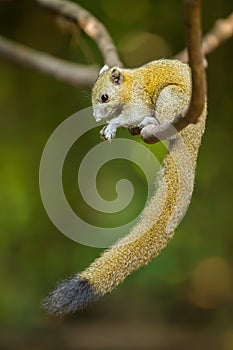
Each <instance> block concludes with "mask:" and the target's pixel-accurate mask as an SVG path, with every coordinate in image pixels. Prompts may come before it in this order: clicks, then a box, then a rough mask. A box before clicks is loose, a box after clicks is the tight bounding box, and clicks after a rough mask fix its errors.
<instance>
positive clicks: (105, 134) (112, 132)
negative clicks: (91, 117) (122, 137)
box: [100, 124, 117, 141]
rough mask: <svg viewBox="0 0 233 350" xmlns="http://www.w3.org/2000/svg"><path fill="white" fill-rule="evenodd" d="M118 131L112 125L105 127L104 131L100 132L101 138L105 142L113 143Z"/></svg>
mask: <svg viewBox="0 0 233 350" xmlns="http://www.w3.org/2000/svg"><path fill="white" fill-rule="evenodd" d="M116 130H117V129H116V128H115V127H114V126H113V125H111V124H108V125H105V126H104V127H103V129H101V130H100V137H101V138H102V139H103V140H106V141H111V140H112V139H114V138H115V136H116Z"/></svg>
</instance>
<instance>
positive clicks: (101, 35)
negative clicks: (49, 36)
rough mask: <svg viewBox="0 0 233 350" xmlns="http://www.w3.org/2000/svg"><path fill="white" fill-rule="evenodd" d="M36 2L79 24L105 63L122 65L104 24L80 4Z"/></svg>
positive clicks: (60, 0)
mask: <svg viewBox="0 0 233 350" xmlns="http://www.w3.org/2000/svg"><path fill="white" fill-rule="evenodd" d="M37 2H38V4H39V5H41V6H43V7H45V8H46V9H49V10H51V11H52V12H54V13H56V14H58V15H60V16H62V17H64V18H65V19H67V20H70V21H72V22H74V23H75V24H76V25H79V26H80V28H82V30H83V31H84V32H85V33H86V34H87V35H88V36H89V37H90V38H92V39H93V40H94V41H95V42H96V44H97V46H98V47H99V49H100V51H101V53H102V55H103V58H104V62H105V64H107V65H109V66H110V67H112V66H119V67H122V62H121V60H120V58H119V56H118V52H117V49H116V47H115V45H114V43H113V40H112V38H111V36H110V35H109V33H108V31H107V29H106V28H105V26H104V25H103V24H102V23H101V22H100V21H99V20H98V19H97V18H96V17H94V16H93V15H92V14H91V13H90V12H89V11H87V10H86V9H84V8H82V7H81V6H80V5H78V4H76V3H74V2H71V1H64V0H37Z"/></svg>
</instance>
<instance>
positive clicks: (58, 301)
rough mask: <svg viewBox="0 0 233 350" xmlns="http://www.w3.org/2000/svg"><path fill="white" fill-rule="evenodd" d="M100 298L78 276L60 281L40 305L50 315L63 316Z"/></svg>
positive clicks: (88, 283) (86, 282)
mask: <svg viewBox="0 0 233 350" xmlns="http://www.w3.org/2000/svg"><path fill="white" fill-rule="evenodd" d="M99 298H100V294H98V293H96V292H95V291H94V290H93V288H92V286H91V284H90V282H89V281H88V280H87V279H85V278H82V277H80V276H78V275H77V276H74V277H71V278H69V279H67V280H64V281H62V282H61V283H59V284H58V285H57V287H56V288H55V289H54V290H53V291H52V292H51V293H50V294H49V295H48V297H47V298H46V299H45V300H44V301H43V302H42V307H43V308H44V309H45V310H46V311H47V312H48V313H49V314H51V315H55V316H63V315H66V314H69V313H75V312H76V311H78V310H82V309H84V308H85V307H86V306H87V305H88V304H89V303H91V302H94V301H96V300H98V299H99Z"/></svg>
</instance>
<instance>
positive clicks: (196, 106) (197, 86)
mask: <svg viewBox="0 0 233 350" xmlns="http://www.w3.org/2000/svg"><path fill="white" fill-rule="evenodd" d="M184 10H185V11H184V12H185V14H184V16H185V32H186V42H187V49H188V54H189V64H190V67H191V71H192V96H191V101H190V105H189V108H188V110H187V111H186V112H185V113H184V115H183V114H181V115H179V116H177V117H175V118H174V120H173V121H172V122H171V123H167V124H164V125H163V124H162V125H161V127H159V128H158V127H153V128H152V129H151V133H149V132H148V133H146V134H145V133H144V135H143V141H145V142H147V143H157V142H159V141H160V140H164V139H169V138H171V137H173V136H175V135H176V133H177V132H179V131H181V130H182V129H184V128H185V127H186V126H187V125H189V124H190V123H193V124H195V123H197V121H198V118H199V116H200V115H201V112H202V110H203V108H204V104H205V71H204V67H203V56H202V50H201V37H202V34H201V0H184Z"/></svg>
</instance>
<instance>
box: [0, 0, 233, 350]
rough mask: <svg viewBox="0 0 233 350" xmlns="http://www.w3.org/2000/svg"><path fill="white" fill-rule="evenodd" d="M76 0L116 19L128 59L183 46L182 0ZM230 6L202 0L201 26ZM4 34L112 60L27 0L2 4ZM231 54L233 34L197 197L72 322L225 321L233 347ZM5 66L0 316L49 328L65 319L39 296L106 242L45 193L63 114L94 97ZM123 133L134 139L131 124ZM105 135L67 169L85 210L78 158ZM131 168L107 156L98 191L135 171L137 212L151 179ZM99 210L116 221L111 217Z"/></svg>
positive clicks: (212, 95)
mask: <svg viewBox="0 0 233 350" xmlns="http://www.w3.org/2000/svg"><path fill="white" fill-rule="evenodd" d="M78 3H79V4H80V5H82V6H83V7H85V8H87V9H88V10H90V11H91V12H92V13H93V14H94V15H95V16H96V17H98V18H99V19H100V20H101V21H102V22H103V23H104V24H105V25H106V27H107V28H108V30H109V31H110V33H111V35H112V36H113V38H114V41H115V42H116V44H117V46H118V48H119V50H120V54H121V55H122V58H123V60H124V62H125V65H126V66H137V65H140V64H143V63H145V62H147V61H150V60H152V59H157V58H160V57H169V56H172V55H173V54H176V53H177V52H178V51H179V50H181V49H182V48H183V46H184V39H183V17H182V4H181V1H177V0H166V1H159V2H158V1H152V0H143V1H142V0H136V1H133V2H132V1H130V0H124V1H122V0H118V1H116V0H113V1H107V0H99V1H86V0H85V1H84V0H81V1H79V2H78ZM231 11H232V1H230V0H222V1H221V2H219V1H217V0H214V1H203V31H204V32H206V31H207V30H208V29H209V28H211V26H212V25H213V23H214V21H215V20H216V19H217V18H221V17H225V16H227V15H228V14H229V13H230V12H231ZM0 33H1V35H3V36H6V37H8V38H12V39H14V40H16V41H18V42H22V43H25V44H27V45H29V46H31V47H33V48H36V49H40V50H44V51H47V52H50V53H52V54H54V55H56V56H59V57H62V58H64V59H67V60H71V61H75V62H81V63H99V64H100V65H101V64H102V63H103V61H102V58H101V55H100V53H99V52H98V50H97V48H96V46H95V44H94V43H93V42H92V41H91V40H90V39H89V38H87V37H86V36H85V35H84V34H83V33H81V32H80V35H79V40H78V46H77V47H74V46H73V45H72V38H71V37H70V36H69V35H67V34H64V33H62V32H61V31H60V30H59V28H58V27H57V25H56V23H55V21H54V18H53V17H52V16H51V15H50V14H48V13H47V12H46V11H44V10H43V9H41V8H40V7H38V6H37V5H36V4H35V3H33V2H29V1H27V0H25V1H1V2H0ZM232 56H233V46H232V40H231V41H228V42H226V43H224V44H223V45H222V46H221V47H219V48H218V49H217V50H216V51H215V52H213V53H212V54H211V55H210V56H209V58H208V62H209V67H208V100H209V104H208V105H209V107H208V109H209V118H208V122H207V130H206V134H205V136H204V139H203V145H202V148H201V152H200V156H199V162H198V170H197V177H196V187H195V193H194V196H193V200H192V203H191V206H190V209H189V211H188V213H187V215H186V216H185V218H184V220H183V222H182V223H181V225H180V227H179V228H178V229H177V232H176V234H175V238H174V240H173V241H172V242H171V243H170V245H169V247H168V248H167V249H166V250H165V251H164V252H163V253H162V254H161V256H159V257H158V258H157V259H156V260H155V261H154V262H152V263H151V264H150V265H149V266H148V267H146V268H144V269H143V271H139V272H136V273H135V274H133V275H132V276H130V277H129V278H128V279H127V281H126V282H125V283H124V284H123V285H122V286H120V287H119V288H118V289H117V291H116V292H114V293H112V294H111V295H109V296H106V297H105V298H104V299H103V300H102V301H100V302H99V303H97V304H96V305H93V306H91V307H90V308H89V309H87V310H85V311H84V312H83V313H80V314H79V315H77V316H75V317H74V318H73V321H75V322H82V320H83V321H84V320H87V321H88V320H90V319H91V320H93V319H95V318H96V319H97V317H98V320H99V319H102V320H106V321H107V320H109V319H112V318H114V319H116V320H117V319H122V318H124V319H126V320H128V321H127V322H132V321H133V320H138V322H139V324H140V320H142V319H147V320H149V319H150V320H160V322H165V323H167V324H170V323H171V324H176V325H177V324H186V325H187V324H188V325H190V326H192V325H194V326H195V327H197V326H203V325H205V327H206V329H208V330H209V331H210V332H213V331H215V330H216V329H218V330H219V331H220V333H219V334H220V335H219V338H218V339H219V342H220V343H219V344H220V345H219V347H218V349H223V350H231V349H232V346H233V323H232V312H233V271H232V268H233V258H232V257H233V235H232V231H233V224H232V221H231V215H232V198H233V181H232V179H233V163H232V145H231V142H232V132H233V119H232V110H233V108H232V107H233V106H232V104H233V103H232V90H233V81H232ZM0 76H1V85H0V118H1V119H0V120H1V129H0V134H1V137H0V144H1V147H0V159H1V172H0V181H1V187H0V205H1V211H0V219H1V235H0V244H1V253H0V279H1V298H0V322H1V323H2V325H5V326H8V327H12V329H14V330H17V329H18V328H19V327H20V328H22V326H23V327H26V328H27V327H28V328H30V327H36V326H38V325H40V327H46V325H48V324H49V325H50V326H51V324H53V322H54V325H55V326H56V325H59V326H60V323H59V322H62V323H61V324H62V325H65V323H66V321H55V320H54V321H52V320H50V319H49V318H48V317H47V316H45V315H44V313H43V311H42V310H41V309H40V301H41V299H42V298H43V297H45V296H46V295H47V293H48V291H49V290H50V289H51V288H52V287H53V286H54V284H55V283H56V282H57V280H59V279H61V278H64V277H66V276H69V275H70V274H72V273H75V272H77V271H79V270H81V269H83V268H84V267H85V266H87V265H88V264H89V263H90V262H91V261H92V260H93V259H94V258H95V257H96V256H98V255H99V252H100V249H96V248H91V247H86V246H82V245H79V244H77V243H75V242H73V241H71V240H69V239H68V238H66V237H65V236H63V235H62V234H61V233H60V232H58V230H57V229H56V228H55V227H54V226H53V224H52V223H51V222H50V221H49V218H48V216H47V214H46V212H45V210H44V208H43V205H42V202H41V198H40V193H39V185H38V171H39V164H40V158H41V155H42V151H43V148H44V146H45V144H46V141H47V139H48V138H49V136H50V134H51V133H52V132H53V130H54V129H55V128H56V127H57V126H58V125H59V124H60V123H61V122H62V121H63V120H64V119H65V118H67V117H68V116H70V115H71V114H73V113H74V112H76V111H77V110H81V109H82V108H85V107H88V106H90V103H91V102H90V95H91V89H90V88H89V89H88V88H81V89H74V88H72V87H70V86H68V85H65V84H62V83H59V82H57V81H54V80H53V79H52V78H51V77H48V76H44V75H41V74H39V73H37V72H32V71H29V70H27V69H21V68H18V67H16V66H13V65H11V64H10V63H7V62H4V61H2V60H0ZM119 134H120V135H121V136H124V137H129V138H130V136H129V135H128V133H127V132H126V131H120V133H119ZM98 142H100V141H99V136H98V129H95V131H94V132H91V133H88V134H87V135H86V136H85V138H83V139H82V141H81V146H79V149H81V150H82V151H81V153H78V150H77V147H75V146H74V147H73V148H72V150H71V152H70V154H69V156H68V158H67V160H66V163H65V167H64V188H65V191H66V194H67V196H68V199H69V201H70V203H71V204H72V207H73V208H74V209H75V210H76V211H77V212H78V210H79V207H81V215H83V216H84V217H85V215H87V214H86V210H87V208H86V206H85V205H84V204H83V203H82V204H80V203H81V202H80V200H79V199H80V195H79V194H78V193H77V183H76V180H77V179H76V176H77V161H80V160H81V158H80V157H81V156H83V155H84V154H85V153H84V151H85V150H88V149H89V148H90V145H93V144H97V143H98ZM148 147H151V149H153V152H154V153H155V154H156V156H157V157H158V158H159V159H160V160H161V159H162V157H163V155H164V149H162V148H161V147H160V146H159V145H157V146H148ZM126 168H127V166H126V163H125V161H122V162H120V161H119V162H118V164H117V165H111V164H108V165H106V166H105V168H104V169H103V171H101V179H100V182H99V185H100V191H102V192H103V196H105V198H106V199H113V198H114V195H115V192H114V184H115V183H116V181H118V180H119V179H120V178H122V177H125V176H128V175H127V172H129V177H130V180H131V178H132V180H131V181H132V182H133V184H134V186H135V188H136V189H137V193H136V195H137V196H136V197H135V198H134V201H133V203H132V204H131V209H130V210H131V212H132V213H133V212H136V213H137V212H138V211H140V210H141V209H142V207H143V205H144V200H145V196H144V192H145V179H143V178H142V175H141V174H140V172H139V171H138V170H137V169H134V168H133V167H131V166H130V170H129V171H128V170H126ZM109 178H110V179H111V181H110V182H109ZM105 183H108V188H107V189H106V188H105V187H104V186H103V184H105ZM101 184H102V189H101ZM132 213H131V214H130V215H132ZM128 218H129V212H126V213H125V214H123V215H122V216H121V220H123V221H124V220H126V221H127V219H128ZM97 219H98V218H97ZM98 220H100V221H101V220H103V221H104V222H105V225H106V223H107V224H108V223H109V224H111V218H110V219H109V218H103V219H101V218H100V219H98ZM122 305H123V307H122ZM107 322H108V321H107ZM20 328H19V329H20ZM139 328H140V327H139ZM15 332H16V333H17V331H15ZM16 333H15V334H16ZM217 334H218V333H217ZM38 337H40V335H38ZM31 348H32V347H31ZM50 348H52V347H50ZM102 348H103V347H102ZM106 348H107V347H106ZM199 348H200V349H201V347H200V346H199ZM179 349H181V347H180V348H179ZM203 349H206V348H205V347H203Z"/></svg>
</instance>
